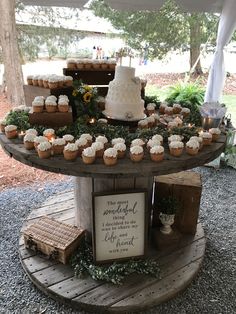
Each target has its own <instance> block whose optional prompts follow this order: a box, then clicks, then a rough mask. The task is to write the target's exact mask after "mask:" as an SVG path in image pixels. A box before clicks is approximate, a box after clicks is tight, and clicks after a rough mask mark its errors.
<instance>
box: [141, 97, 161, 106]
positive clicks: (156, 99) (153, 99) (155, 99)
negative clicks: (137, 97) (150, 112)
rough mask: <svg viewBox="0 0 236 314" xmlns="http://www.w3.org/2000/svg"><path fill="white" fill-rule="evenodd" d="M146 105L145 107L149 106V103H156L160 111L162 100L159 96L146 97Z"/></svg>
mask: <svg viewBox="0 0 236 314" xmlns="http://www.w3.org/2000/svg"><path fill="white" fill-rule="evenodd" d="M144 103H145V106H147V104H149V103H154V104H156V109H158V108H159V107H160V104H161V102H160V99H159V97H158V96H157V95H153V96H145V97H144Z"/></svg>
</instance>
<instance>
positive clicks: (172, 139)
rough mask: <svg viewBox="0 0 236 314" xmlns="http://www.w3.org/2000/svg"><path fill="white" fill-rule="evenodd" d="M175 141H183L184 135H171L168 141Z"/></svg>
mask: <svg viewBox="0 0 236 314" xmlns="http://www.w3.org/2000/svg"><path fill="white" fill-rule="evenodd" d="M173 141H179V142H181V141H182V136H181V135H176V134H174V135H171V136H169V137H168V142H169V143H170V142H173Z"/></svg>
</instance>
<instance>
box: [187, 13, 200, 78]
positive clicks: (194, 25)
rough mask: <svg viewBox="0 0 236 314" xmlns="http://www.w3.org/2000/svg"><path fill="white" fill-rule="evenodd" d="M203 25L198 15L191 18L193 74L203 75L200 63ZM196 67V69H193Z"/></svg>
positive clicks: (191, 66)
mask: <svg viewBox="0 0 236 314" xmlns="http://www.w3.org/2000/svg"><path fill="white" fill-rule="evenodd" d="M200 45H201V23H200V18H199V15H198V14H191V17H190V69H191V70H192V73H196V74H202V73H203V72H202V66H201V61H200V51H201V50H200ZM193 67H194V68H193Z"/></svg>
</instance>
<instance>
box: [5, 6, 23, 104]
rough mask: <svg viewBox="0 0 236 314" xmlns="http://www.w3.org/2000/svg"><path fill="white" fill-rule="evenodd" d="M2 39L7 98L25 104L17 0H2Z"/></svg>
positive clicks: (12, 101) (12, 102) (14, 102)
mask: <svg viewBox="0 0 236 314" xmlns="http://www.w3.org/2000/svg"><path fill="white" fill-rule="evenodd" d="M0 12H1V18H0V40H1V45H2V54H3V64H4V70H5V79H6V85H7V98H8V100H9V102H10V103H11V104H12V105H13V106H20V105H24V104H25V98H24V89H23V75H22V68H21V64H20V56H19V48H18V43H17V32H16V23H15V0H1V1H0Z"/></svg>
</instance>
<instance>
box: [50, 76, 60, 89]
mask: <svg viewBox="0 0 236 314" xmlns="http://www.w3.org/2000/svg"><path fill="white" fill-rule="evenodd" d="M48 86H49V88H50V89H54V88H58V78H57V76H51V77H50V78H49V79H48Z"/></svg>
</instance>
